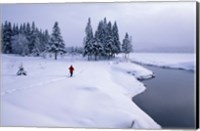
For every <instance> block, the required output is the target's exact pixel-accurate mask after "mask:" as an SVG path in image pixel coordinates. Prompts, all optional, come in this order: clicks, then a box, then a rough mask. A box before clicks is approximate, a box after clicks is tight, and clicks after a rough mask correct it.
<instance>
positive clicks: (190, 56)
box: [120, 53, 196, 71]
mask: <svg viewBox="0 0 200 131" xmlns="http://www.w3.org/2000/svg"><path fill="white" fill-rule="evenodd" d="M120 56H121V57H123V55H120ZM129 59H130V60H131V61H133V62H137V63H141V64H147V65H153V66H158V67H163V68H174V69H184V70H191V71H195V69H196V55H195V54H194V53H131V54H130V55H129Z"/></svg>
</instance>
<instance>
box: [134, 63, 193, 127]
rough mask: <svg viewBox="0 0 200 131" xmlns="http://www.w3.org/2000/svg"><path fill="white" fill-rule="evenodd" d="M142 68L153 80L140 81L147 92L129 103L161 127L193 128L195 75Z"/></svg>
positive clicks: (177, 71)
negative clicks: (152, 75)
mask: <svg viewBox="0 0 200 131" xmlns="http://www.w3.org/2000/svg"><path fill="white" fill-rule="evenodd" d="M145 67H146V68H148V69H150V70H152V71H153V72H154V73H155V76H156V77H155V78H153V79H150V80H144V81H142V82H143V83H144V84H145V85H146V87H147V88H146V91H145V92H143V93H142V94H139V95H137V96H135V97H133V99H132V100H133V101H134V102H135V103H136V104H137V105H138V106H139V107H140V108H141V109H142V110H144V111H145V112H146V113H147V114H149V115H150V116H151V117H152V118H153V119H154V120H155V121H156V122H157V123H158V124H160V125H161V126H162V128H173V129H175V128H195V116H196V115H195V112H196V111H195V109H196V107H195V78H194V72H189V71H184V70H174V69H162V68H158V67H152V66H145Z"/></svg>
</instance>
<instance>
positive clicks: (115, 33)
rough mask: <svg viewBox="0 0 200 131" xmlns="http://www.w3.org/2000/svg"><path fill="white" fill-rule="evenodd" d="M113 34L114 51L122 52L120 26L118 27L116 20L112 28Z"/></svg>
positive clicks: (116, 52)
mask: <svg viewBox="0 0 200 131" xmlns="http://www.w3.org/2000/svg"><path fill="white" fill-rule="evenodd" d="M112 36H113V42H114V50H113V53H115V54H118V53H120V41H119V33H118V27H117V23H116V21H115V23H114V25H113V28H112Z"/></svg>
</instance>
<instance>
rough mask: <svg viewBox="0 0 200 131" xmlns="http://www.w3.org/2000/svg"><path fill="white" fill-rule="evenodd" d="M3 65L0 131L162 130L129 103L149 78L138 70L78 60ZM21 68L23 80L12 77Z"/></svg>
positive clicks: (8, 60) (8, 58) (6, 60)
mask: <svg viewBox="0 0 200 131" xmlns="http://www.w3.org/2000/svg"><path fill="white" fill-rule="evenodd" d="M1 60H2V72H1V76H2V77H1V126H37V127H95V128H156V129H157V128H160V126H159V125H158V124H157V123H156V122H155V121H154V120H153V119H152V118H150V117H149V116H148V115H147V114H146V113H145V112H143V111H142V110H141V109H140V108H139V107H138V106H137V105H136V104H135V103H133V102H132V100H131V98H132V97H133V96H135V95H137V94H139V93H141V92H143V91H144V90H145V87H144V85H143V84H142V83H141V82H139V81H138V80H137V78H148V77H151V76H152V72H151V71H149V70H147V69H145V68H143V67H141V66H138V65H136V64H133V63H130V62H125V61H124V62H123V61H121V62H119V61H118V60H113V61H97V62H95V61H86V60H84V59H83V58H80V57H73V58H72V57H65V58H59V59H58V60H57V61H55V60H53V59H52V58H48V59H43V58H39V57H19V56H14V55H2V56H1ZM21 63H23V66H24V69H25V70H26V71H27V74H28V75H27V76H16V72H17V70H18V68H19V66H20V64H21ZM71 64H73V66H74V67H75V74H74V77H73V78H70V77H69V73H68V67H69V66H70V65H71ZM133 75H135V77H134V76H133Z"/></svg>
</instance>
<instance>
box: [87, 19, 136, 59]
mask: <svg viewBox="0 0 200 131" xmlns="http://www.w3.org/2000/svg"><path fill="white" fill-rule="evenodd" d="M85 34H86V36H85V37H84V41H83V45H84V51H83V56H87V57H88V60H89V59H92V58H94V59H95V60H97V59H101V58H103V59H105V58H107V59H110V58H112V57H114V56H115V55H116V54H118V53H121V52H123V53H125V54H128V53H130V52H131V51H132V45H131V42H132V40H131V37H130V36H129V35H128V33H126V35H125V38H124V39H123V41H122V44H121V43H120V40H119V33H118V26H117V23H116V22H114V24H113V25H112V23H111V22H110V21H109V22H107V20H106V18H104V20H101V21H100V22H99V24H98V27H97V30H96V31H95V33H93V29H92V26H91V19H90V18H89V19H88V23H87V25H86V28H85Z"/></svg>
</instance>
